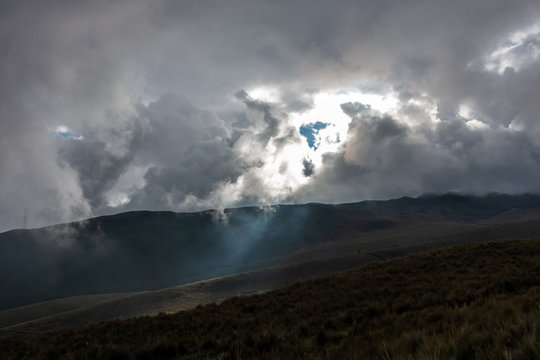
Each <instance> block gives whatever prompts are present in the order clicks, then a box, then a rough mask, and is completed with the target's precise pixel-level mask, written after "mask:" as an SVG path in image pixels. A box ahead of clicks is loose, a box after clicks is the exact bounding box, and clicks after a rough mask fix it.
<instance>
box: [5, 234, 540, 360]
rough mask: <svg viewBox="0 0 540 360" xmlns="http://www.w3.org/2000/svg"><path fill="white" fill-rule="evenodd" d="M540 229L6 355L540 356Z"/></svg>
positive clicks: (20, 342)
mask: <svg viewBox="0 0 540 360" xmlns="http://www.w3.org/2000/svg"><path fill="white" fill-rule="evenodd" d="M539 301H540V240H512V241H498V242H488V243H482V244H470V245H459V246H453V247H448V248H444V249H439V250H434V251H430V252H425V253H421V254H415V255H409V256H406V257H402V258H398V259H394V260H388V261H384V262H378V263H371V264H368V265H365V266H363V267H361V268H359V269H356V270H352V271H348V272H343V273H339V274H335V275H332V276H327V277H322V278H318V279H314V280H308V281H304V282H300V283H297V284H294V285H291V286H288V287H285V288H282V289H279V290H276V291H272V292H269V293H266V294H262V295H253V296H249V297H234V298H231V299H229V300H226V301H224V302H223V303H221V304H219V305H215V304H212V305H207V306H201V307H198V308H196V309H194V310H191V311H184V312H179V313H176V314H170V315H165V314H163V315H159V316H155V317H141V318H134V319H130V320H122V321H110V322H104V323H100V324H97V325H91V326H87V327H82V328H76V329H69V330H63V331H57V332H51V333H45V334H41V335H35V336H29V337H24V338H17V337H12V338H9V339H3V340H0V355H2V358H6V359H19V358H21V359H24V358H28V359H45V358H64V359H71V358H76V359H90V358H102V359H135V358H155V359H158V358H159V359H167V358H186V359H199V358H218V359H251V358H261V359H273V358H328V359H389V358H391V359H412V358H414V359H438V358H441V359H448V358H449V359H509V358H512V359H533V358H538V357H539V356H540V346H539V344H540V338H539V337H540V308H539V307H538V304H539Z"/></svg>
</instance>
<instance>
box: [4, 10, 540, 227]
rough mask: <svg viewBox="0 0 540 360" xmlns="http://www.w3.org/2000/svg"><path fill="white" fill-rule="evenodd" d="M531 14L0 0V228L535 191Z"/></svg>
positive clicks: (539, 93)
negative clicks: (131, 214)
mask: <svg viewBox="0 0 540 360" xmlns="http://www.w3.org/2000/svg"><path fill="white" fill-rule="evenodd" d="M539 114H540V2H538V1H535V0H514V1H507V0H490V1H486V0H467V1H464V0H456V1H442V0H388V1H387V0H377V1H373V0H369V1H367V0H359V1H353V0H343V1H332V2H331V1H322V0H310V1H284V0H266V1H261V0H229V1H221V0H210V1H206V0H156V1H142V0H129V1H128V0H117V1H112V0H109V1H104V0H96V1H82V0H75V1H73V0H71V1H67V0H66V1H60V0H51V1H38V0H29V1H13V0H3V1H2V2H0V231H6V230H9V229H13V228H20V227H21V226H22V225H23V223H24V214H25V209H26V213H27V217H28V218H27V222H28V226H30V227H38V226H44V225H48V224H55V223H60V222H66V221H73V220H79V219H85V218H89V217H94V216H99V215H103V214H112V213H119V212H124V211H131V210H142V209H145V210H172V211H197V210H202V209H210V208H215V209H223V208H227V207H237V206H244V205H269V204H279V203H306V202H325V203H343V202H353V201H361V200H365V199H388V198H394V197H400V196H417V195H420V194H423V193H439V192H449V191H460V192H471V193H486V192H505V193H523V192H539V190H540V118H539V116H540V115H539Z"/></svg>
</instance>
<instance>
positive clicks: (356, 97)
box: [246, 87, 399, 198]
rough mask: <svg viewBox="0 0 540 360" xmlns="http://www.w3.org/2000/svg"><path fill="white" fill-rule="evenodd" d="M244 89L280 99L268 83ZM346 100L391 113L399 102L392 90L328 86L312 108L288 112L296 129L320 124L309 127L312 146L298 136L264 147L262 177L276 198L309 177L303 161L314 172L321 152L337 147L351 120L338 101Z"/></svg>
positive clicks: (252, 94) (274, 100) (261, 97)
mask: <svg viewBox="0 0 540 360" xmlns="http://www.w3.org/2000/svg"><path fill="white" fill-rule="evenodd" d="M247 93H248V94H249V95H250V97H252V98H253V99H255V100H259V101H264V102H269V103H279V101H280V93H279V90H278V89H276V88H272V87H257V88H254V89H248V91H247ZM348 102H352V103H354V102H359V103H362V104H364V105H369V106H370V107H371V109H372V110H373V111H374V112H376V113H381V114H382V113H389V114H391V115H392V114H395V112H396V111H397V109H398V105H399V100H398V99H397V96H396V94H394V93H387V94H384V95H381V94H374V93H365V92H361V91H359V90H358V89H357V88H350V89H339V90H335V89H332V90H326V91H320V92H318V93H316V94H315V95H314V97H313V107H312V108H310V109H309V110H307V111H303V112H301V111H299V112H292V113H289V114H288V121H289V124H290V125H292V126H294V127H295V128H297V129H300V128H301V127H302V126H309V125H310V124H316V123H318V122H320V123H321V124H320V125H321V126H319V128H317V129H316V130H314V131H313V137H314V139H313V140H314V144H315V145H316V146H309V145H308V142H307V141H306V139H305V138H304V137H302V141H301V142H298V143H289V144H287V145H286V146H285V147H284V148H283V149H281V150H280V151H279V150H277V148H276V147H275V146H274V145H273V144H272V143H269V144H268V146H267V148H266V151H267V154H268V157H267V159H266V160H265V161H264V165H263V166H262V168H261V169H260V170H261V171H262V173H263V174H264V177H263V181H264V183H265V185H266V186H267V187H268V188H270V189H271V191H270V192H271V193H272V194H274V195H275V196H277V197H278V198H279V197H281V196H283V195H286V193H287V192H291V191H294V190H295V189H297V188H298V187H299V186H301V185H303V184H305V183H306V182H308V181H309V180H310V178H309V177H307V176H305V171H306V168H305V166H306V165H305V164H306V163H311V164H312V165H313V166H314V169H315V172H316V171H317V169H318V168H320V167H321V166H322V156H323V154H325V153H327V152H335V151H338V150H339V147H340V146H342V144H343V142H344V140H345V139H346V137H347V133H348V127H349V123H350V122H351V118H350V117H349V116H348V115H347V114H345V113H344V112H343V110H342V109H341V105H342V104H344V103H348ZM246 145H247V144H246ZM312 145H313V144H312Z"/></svg>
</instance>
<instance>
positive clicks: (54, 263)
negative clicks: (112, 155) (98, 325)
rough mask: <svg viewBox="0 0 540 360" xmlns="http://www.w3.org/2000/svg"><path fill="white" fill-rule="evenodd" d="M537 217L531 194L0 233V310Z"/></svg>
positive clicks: (135, 217)
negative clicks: (534, 215)
mask: <svg viewBox="0 0 540 360" xmlns="http://www.w3.org/2000/svg"><path fill="white" fill-rule="evenodd" d="M539 209H540V197H539V196H536V195H521V196H509V195H496V194H493V195H489V196H484V197H473V196H465V195H456V194H448V195H442V196H434V195H432V196H422V197H419V198H416V199H413V198H401V199H395V200H389V201H366V202H361V203H355V204H343V205H324V204H306V205H282V206H276V207H264V208H257V207H250V208H240V209H228V210H225V211H223V212H219V211H205V212H199V213H171V212H148V211H141V212H130V213H123V214H118V215H113V216H105V217H100V218H95V219H90V220H87V221H83V222H78V223H71V224H63V225H56V226H51V227H47V228H42V229H35V230H14V231H9V232H6V233H2V234H0V290H1V292H2V297H0V310H1V309H8V308H12V307H16V306H22V305H26V304H30V303H33V302H39V301H46V300H50V299H55V298H62V297H71V296H77V295H84V294H100V293H118V292H128V291H143V290H144V291H145V290H152V289H159V288H163V287H169V286H175V285H179V284H186V283H190V282H194V281H200V280H204V279H210V278H215V277H219V276H225V275H230V274H235V273H238V272H243V271H250V270H256V269H262V268H266V267H268V266H275V265H280V264H286V263H294V262H298V261H306V260H309V259H314V258H317V257H339V256H345V255H346V254H348V253H349V252H350V251H357V250H358V249H362V250H369V251H374V250H380V249H383V248H390V247H396V248H400V247H403V246H410V245H412V244H419V243H429V242H432V241H434V240H436V239H437V238H440V237H444V236H450V235H452V234H458V233H463V232H466V231H471V230H476V229H482V228H485V227H486V226H492V225H494V223H495V222H500V223H510V222H518V221H522V220H523V219H524V218H529V217H530V216H531V214H536V215H537V217H538V218H540V210H539ZM508 214H511V215H508ZM535 234H538V235H540V232H539V233H535V232H532V233H531V234H530V235H531V236H534V235H535Z"/></svg>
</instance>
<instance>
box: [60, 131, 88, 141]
mask: <svg viewBox="0 0 540 360" xmlns="http://www.w3.org/2000/svg"><path fill="white" fill-rule="evenodd" d="M56 135H60V136H62V137H65V138H72V139H75V140H82V139H83V136H82V135H80V134H75V133H73V132H72V131H71V130H69V129H63V130H58V131H56Z"/></svg>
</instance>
